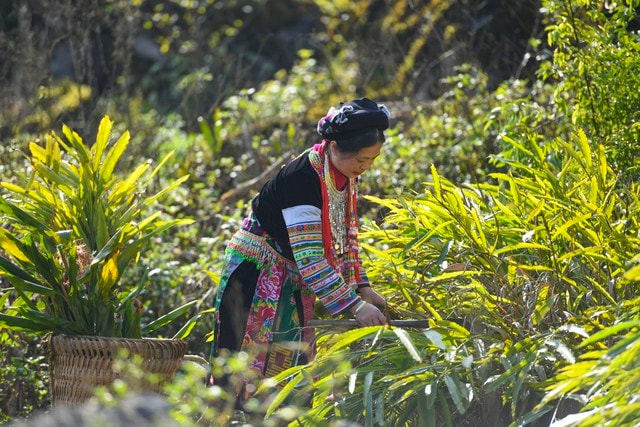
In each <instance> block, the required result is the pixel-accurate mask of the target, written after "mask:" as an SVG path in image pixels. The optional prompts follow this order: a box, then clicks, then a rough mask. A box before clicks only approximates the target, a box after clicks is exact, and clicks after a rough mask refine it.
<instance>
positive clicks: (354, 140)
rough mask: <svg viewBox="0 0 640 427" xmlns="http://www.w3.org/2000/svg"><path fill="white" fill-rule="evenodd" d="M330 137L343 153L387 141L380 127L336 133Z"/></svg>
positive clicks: (353, 151) (355, 151)
mask: <svg viewBox="0 0 640 427" xmlns="http://www.w3.org/2000/svg"><path fill="white" fill-rule="evenodd" d="M330 139H331V140H333V141H335V142H336V145H337V146H338V150H339V151H340V152H341V153H357V152H358V151H360V150H361V149H363V148H368V147H372V146H374V145H376V144H378V143H384V141H385V137H384V132H383V131H382V130H380V129H378V128H366V129H362V130H361V131H359V132H357V133H355V132H354V133H351V134H348V135H336V136H335V137H334V138H330Z"/></svg>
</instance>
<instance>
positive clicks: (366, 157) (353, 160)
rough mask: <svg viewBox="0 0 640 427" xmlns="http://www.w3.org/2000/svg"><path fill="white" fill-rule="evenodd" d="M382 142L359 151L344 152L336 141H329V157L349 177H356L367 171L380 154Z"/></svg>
mask: <svg viewBox="0 0 640 427" xmlns="http://www.w3.org/2000/svg"><path fill="white" fill-rule="evenodd" d="M381 149H382V142H378V143H377V144H376V145H372V146H371V147H366V148H362V149H360V151H358V152H357V153H343V152H341V151H340V150H339V149H338V146H337V144H336V142H335V141H331V142H330V143H329V158H330V159H331V163H333V166H335V168H336V169H338V171H340V172H341V173H342V174H343V175H344V176H346V177H347V178H356V177H358V176H360V175H362V174H363V173H364V172H365V171H367V170H368V169H369V168H370V167H371V165H372V164H373V161H374V160H375V159H376V157H378V156H379V155H380V150H381Z"/></svg>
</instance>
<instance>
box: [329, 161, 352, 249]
mask: <svg viewBox="0 0 640 427" xmlns="http://www.w3.org/2000/svg"><path fill="white" fill-rule="evenodd" d="M324 177H325V182H326V185H327V195H328V196H329V223H330V224H331V237H333V248H334V249H335V251H336V255H337V256H341V255H342V254H344V253H345V252H346V250H347V203H348V200H349V188H350V185H349V184H350V183H347V185H346V186H345V187H344V188H343V189H342V190H338V189H337V188H336V183H335V178H334V177H333V176H331V172H330V167H329V150H326V151H325V154H324Z"/></svg>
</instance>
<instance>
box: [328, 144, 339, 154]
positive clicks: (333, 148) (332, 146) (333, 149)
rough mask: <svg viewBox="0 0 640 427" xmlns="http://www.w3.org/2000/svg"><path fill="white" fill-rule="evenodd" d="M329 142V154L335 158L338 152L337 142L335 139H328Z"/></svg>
mask: <svg viewBox="0 0 640 427" xmlns="http://www.w3.org/2000/svg"><path fill="white" fill-rule="evenodd" d="M328 142H329V155H330V156H331V157H333V158H335V157H336V156H337V155H338V154H337V151H338V143H337V142H335V141H328Z"/></svg>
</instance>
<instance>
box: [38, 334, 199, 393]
mask: <svg viewBox="0 0 640 427" xmlns="http://www.w3.org/2000/svg"><path fill="white" fill-rule="evenodd" d="M122 350H126V351H127V353H128V354H129V355H130V356H131V355H139V356H141V359H142V366H141V369H142V370H143V371H144V372H145V373H152V374H156V375H157V376H158V377H159V378H160V380H161V381H160V383H149V384H142V385H141V386H142V387H143V388H144V389H145V390H146V391H159V389H160V387H161V386H162V383H163V382H166V381H171V379H172V378H173V376H174V375H175V373H176V371H177V370H178V368H179V367H180V364H181V363H182V360H183V357H184V355H185V353H186V352H187V343H186V342H185V341H182V340H173V339H150V338H145V339H131V338H112V337H98V336H95V337H94V336H70V335H55V336H53V337H51V339H50V342H49V351H50V358H49V360H50V381H51V392H52V402H53V404H54V405H61V404H63V405H76V404H80V403H82V402H84V401H86V400H87V399H89V398H90V397H92V396H93V392H94V389H95V387H97V386H108V385H110V384H111V383H112V382H113V381H114V380H115V379H116V378H118V373H117V372H115V370H114V369H113V362H114V360H116V359H117V358H118V356H119V355H120V354H121V353H120V352H121V351H122ZM125 379H126V378H125Z"/></svg>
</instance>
